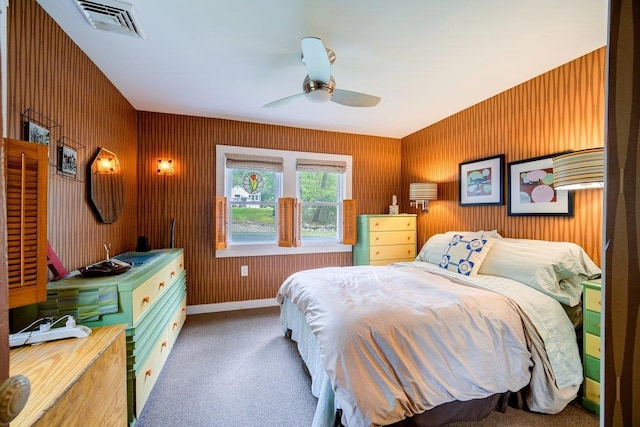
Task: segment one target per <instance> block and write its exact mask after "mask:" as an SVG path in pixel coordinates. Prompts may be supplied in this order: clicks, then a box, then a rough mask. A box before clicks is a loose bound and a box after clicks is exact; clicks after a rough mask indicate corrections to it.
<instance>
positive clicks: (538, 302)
mask: <svg viewBox="0 0 640 427" xmlns="http://www.w3.org/2000/svg"><path fill="white" fill-rule="evenodd" d="M599 273H600V269H599V268H598V266H597V265H596V264H595V263H594V262H593V261H592V260H591V259H589V257H588V256H587V255H586V253H585V252H584V251H583V250H582V248H580V247H579V246H578V245H575V244H573V243H567V242H546V241H539V240H524V239H507V238H502V237H501V236H500V235H498V234H497V233H496V232H495V231H494V232H484V231H479V232H448V233H443V234H437V235H434V236H432V237H431V238H430V239H429V240H428V241H427V242H426V243H425V244H424V246H423V247H422V249H421V251H420V253H419V254H418V256H417V258H416V260H415V261H414V262H405V263H396V264H392V265H389V266H353V267H328V268H321V269H314V270H305V271H301V272H298V273H294V274H293V275H291V276H290V277H288V278H287V279H286V280H285V281H284V282H283V283H282V285H281V286H280V288H279V290H278V293H277V300H278V302H279V303H280V305H281V315H280V319H281V323H282V327H283V331H284V332H285V335H287V336H289V337H290V338H291V339H292V340H294V341H295V342H296V343H297V347H298V350H299V353H300V355H301V358H302V360H303V361H304V364H305V366H306V368H307V370H308V372H309V374H310V376H311V382H312V387H311V388H312V390H311V391H312V393H313V395H314V396H316V397H318V404H317V408H316V413H315V417H314V421H313V425H314V426H333V425H336V424H337V425H339V424H342V425H344V426H347V427H351V426H369V425H372V426H377V425H391V424H394V423H407V422H411V423H413V424H412V425H443V424H446V423H448V422H452V421H469V420H475V419H480V418H483V417H485V416H486V415H487V414H488V413H489V411H491V410H492V409H501V408H504V406H505V405H506V400H507V399H508V397H509V396H510V395H511V394H516V395H517V396H519V397H521V398H522V399H523V401H524V404H525V405H526V407H527V408H528V409H530V410H532V411H537V412H542V413H548V414H554V413H557V412H559V411H561V410H562V409H563V408H564V407H565V406H566V405H567V404H568V403H569V402H570V401H571V400H573V399H574V398H575V397H576V395H577V392H578V389H579V386H580V384H581V383H582V378H583V377H582V365H581V360H580V354H579V350H578V344H577V341H576V336H577V334H576V330H575V327H576V324H575V323H576V322H573V321H572V319H570V316H569V315H568V314H567V313H575V312H576V310H575V308H576V307H579V303H580V295H581V286H580V282H581V281H583V280H585V279H587V278H589V277H593V276H594V275H597V274H599ZM574 317H579V316H574ZM398 425H400V424H398Z"/></svg>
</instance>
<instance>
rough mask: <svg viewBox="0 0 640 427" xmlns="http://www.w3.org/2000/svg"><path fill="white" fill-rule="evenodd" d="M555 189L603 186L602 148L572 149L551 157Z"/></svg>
mask: <svg viewBox="0 0 640 427" xmlns="http://www.w3.org/2000/svg"><path fill="white" fill-rule="evenodd" d="M553 186H554V188H555V189H556V190H579V189H584V188H602V187H604V148H603V147H600V148H590V149H587V150H580V151H574V152H571V153H567V154H563V155H561V156H557V157H554V158H553Z"/></svg>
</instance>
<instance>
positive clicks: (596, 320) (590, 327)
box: [584, 310, 601, 336]
mask: <svg viewBox="0 0 640 427" xmlns="http://www.w3.org/2000/svg"><path fill="white" fill-rule="evenodd" d="M600 321H601V317H600V313H596V312H593V311H589V310H585V311H584V331H585V332H587V333H590V334H593V335H597V336H600V326H601V323H600Z"/></svg>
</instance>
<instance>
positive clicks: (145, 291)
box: [131, 254, 184, 324]
mask: <svg viewBox="0 0 640 427" xmlns="http://www.w3.org/2000/svg"><path fill="white" fill-rule="evenodd" d="M183 260H184V257H183V254H180V255H179V256H177V257H176V258H175V259H173V260H172V261H171V262H169V263H168V264H167V265H166V266H164V267H163V268H162V269H161V270H160V271H158V272H157V273H156V274H154V275H153V276H152V277H151V278H150V279H149V280H147V281H146V282H145V283H144V284H143V285H141V286H139V287H137V288H136V289H134V290H133V293H132V296H131V303H132V305H133V307H132V316H133V324H136V323H137V322H138V319H139V318H140V316H142V315H143V314H144V313H145V312H146V311H147V310H148V309H149V307H151V305H152V304H153V302H154V301H156V300H157V299H158V298H159V297H160V295H162V293H163V292H164V291H166V289H167V286H168V285H169V284H170V283H171V282H172V280H173V279H175V278H176V276H177V275H178V274H180V273H181V272H182V270H184V261H183Z"/></svg>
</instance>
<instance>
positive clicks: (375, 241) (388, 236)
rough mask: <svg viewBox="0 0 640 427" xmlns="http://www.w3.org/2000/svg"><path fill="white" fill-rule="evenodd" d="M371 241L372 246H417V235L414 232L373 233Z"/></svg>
mask: <svg viewBox="0 0 640 427" xmlns="http://www.w3.org/2000/svg"><path fill="white" fill-rule="evenodd" d="M369 239H370V241H371V246H379V245H402V244H415V242H416V233H415V232H414V231H413V230H406V231H405V230H402V231H373V232H371V234H370V237H369Z"/></svg>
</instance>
